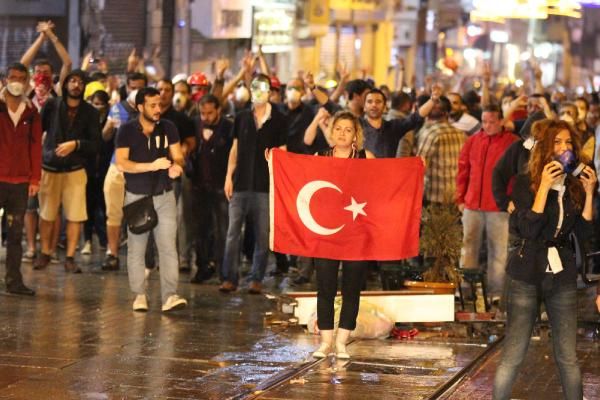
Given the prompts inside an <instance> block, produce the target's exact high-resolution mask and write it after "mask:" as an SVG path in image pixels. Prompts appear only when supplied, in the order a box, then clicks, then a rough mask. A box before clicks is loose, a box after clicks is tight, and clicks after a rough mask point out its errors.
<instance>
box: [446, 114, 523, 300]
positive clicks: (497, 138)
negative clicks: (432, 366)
mask: <svg viewBox="0 0 600 400" xmlns="http://www.w3.org/2000/svg"><path fill="white" fill-rule="evenodd" d="M481 120H482V130H481V131H479V132H478V133H476V134H475V135H473V136H471V137H470V138H469V139H467V141H466V142H465V144H464V146H463V148H462V150H461V152H460V157H459V161H458V174H457V176H456V203H457V204H458V208H459V210H460V211H461V212H462V213H463V217H462V222H463V233H464V234H463V254H462V260H461V265H462V267H463V268H473V269H477V268H479V250H480V248H481V242H482V240H483V232H484V231H485V233H486V238H487V277H488V283H489V285H488V286H489V295H490V296H491V298H492V303H495V302H496V301H498V302H499V300H500V297H501V295H502V290H503V286H504V275H505V274H504V269H505V267H506V258H507V255H508V213H506V212H502V211H500V210H499V209H498V207H497V206H496V202H495V201H494V196H493V193H492V171H493V170H494V166H495V165H496V162H497V161H498V159H500V157H501V156H502V154H504V152H505V151H506V149H507V148H508V147H509V146H510V145H511V144H512V143H513V142H515V141H516V140H518V137H517V136H515V135H513V134H512V133H510V132H508V131H504V130H503V127H502V115H501V110H500V108H499V107H498V106H488V107H486V108H484V109H483V112H482V118H481Z"/></svg>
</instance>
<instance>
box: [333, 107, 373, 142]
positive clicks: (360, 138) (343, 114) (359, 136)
mask: <svg viewBox="0 0 600 400" xmlns="http://www.w3.org/2000/svg"><path fill="white" fill-rule="evenodd" d="M340 120H348V121H351V122H352V125H353V126H354V143H356V150H362V148H363V145H364V142H365V136H364V134H363V128H362V125H361V123H360V120H359V119H358V117H357V116H355V115H354V114H352V113H351V112H350V111H338V112H336V113H335V114H334V116H333V118H332V119H331V122H330V123H329V127H328V128H327V132H326V135H327V141H328V142H329V143H331V142H332V139H333V127H334V126H335V124H336V123H337V122H338V121H340Z"/></svg>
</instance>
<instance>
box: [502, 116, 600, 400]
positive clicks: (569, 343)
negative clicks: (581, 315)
mask: <svg viewBox="0 0 600 400" xmlns="http://www.w3.org/2000/svg"><path fill="white" fill-rule="evenodd" d="M532 134H533V136H534V138H535V140H536V144H535V147H534V148H533V149H532V153H531V157H530V160H529V164H528V169H529V171H528V172H527V173H525V174H522V175H519V176H518V177H517V179H516V182H515V186H514V189H513V194H512V200H513V202H514V204H515V207H516V209H515V211H514V212H513V213H512V214H511V217H510V229H511V231H512V233H513V234H514V235H516V237H518V238H519V240H520V245H519V246H518V247H517V248H516V249H515V250H513V251H512V253H511V254H510V256H509V261H508V266H507V275H508V276H507V287H508V298H507V317H508V320H507V328H506V337H505V339H504V347H503V351H502V359H501V362H500V365H499V366H498V369H497V371H496V377H495V380H494V394H493V398H494V399H498V400H501V399H509V398H510V395H511V390H512V387H513V384H514V381H515V379H516V377H517V373H518V371H519V367H520V366H521V364H522V362H523V360H524V358H525V355H526V353H527V347H528V345H529V341H530V337H531V332H532V330H533V327H534V325H535V321H536V317H537V315H538V309H539V305H540V301H543V302H544V304H545V306H546V310H547V313H548V318H549V321H550V325H551V327H552V343H553V348H554V359H555V362H556V364H557V366H558V369H559V372H560V380H561V384H562V389H563V394H564V397H565V398H566V399H573V400H574V399H578V400H581V398H582V397H583V389H582V382H581V372H580V370H579V365H578V363H577V355H576V351H575V345H576V336H577V285H576V280H577V269H576V266H575V259H574V257H573V250H572V248H571V244H570V241H569V235H570V234H571V233H572V232H575V234H576V235H577V236H578V237H579V238H585V237H588V236H589V235H590V234H591V233H592V223H591V221H592V199H593V195H594V190H595V186H596V181H597V179H596V174H595V172H594V170H593V169H592V168H590V167H589V166H587V163H588V161H589V160H586V159H585V157H584V156H583V155H582V154H581V143H580V140H579V137H578V136H577V135H576V134H575V132H573V130H572V128H571V127H570V126H569V124H567V123H566V122H564V121H553V120H542V121H538V122H536V123H535V124H534V125H533V128H532ZM577 160H578V161H577ZM580 163H583V164H584V165H585V167H584V166H583V165H581V167H580V168H578V165H579V164H580ZM582 168H583V169H582Z"/></svg>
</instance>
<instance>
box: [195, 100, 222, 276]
mask: <svg viewBox="0 0 600 400" xmlns="http://www.w3.org/2000/svg"><path fill="white" fill-rule="evenodd" d="M198 106H199V109H200V120H199V121H198V120H197V122H198V125H199V128H198V133H199V135H198V148H197V149H196V151H194V152H193V153H192V155H191V156H190V164H191V166H192V168H191V170H189V171H188V174H189V175H190V180H191V182H192V198H193V199H194V201H193V206H192V216H193V217H192V218H191V220H192V222H193V223H194V225H195V229H194V232H195V233H196V235H195V247H196V265H197V266H198V270H197V272H196V275H195V276H194V277H193V278H192V280H191V282H192V283H202V282H204V281H205V280H207V279H209V278H210V277H211V276H212V274H213V273H214V272H215V265H214V264H211V262H212V261H215V262H216V266H218V267H219V268H220V267H221V265H222V261H223V252H224V251H225V234H226V233H227V215H228V213H227V208H228V205H227V198H225V194H224V192H223V187H224V186H225V175H226V173H227V163H228V157H229V151H230V150H231V145H232V144H233V136H232V129H233V123H232V122H231V121H230V120H228V119H227V118H225V117H224V116H222V115H221V103H220V101H219V99H218V98H217V97H216V96H214V95H212V94H207V95H205V96H204V97H202V99H200V103H199V104H198Z"/></svg>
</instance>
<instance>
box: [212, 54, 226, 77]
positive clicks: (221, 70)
mask: <svg viewBox="0 0 600 400" xmlns="http://www.w3.org/2000/svg"><path fill="white" fill-rule="evenodd" d="M228 68H229V59H227V58H219V59H218V60H217V61H216V62H215V69H216V72H217V77H218V78H221V79H222V78H223V76H225V71H227V69H228Z"/></svg>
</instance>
